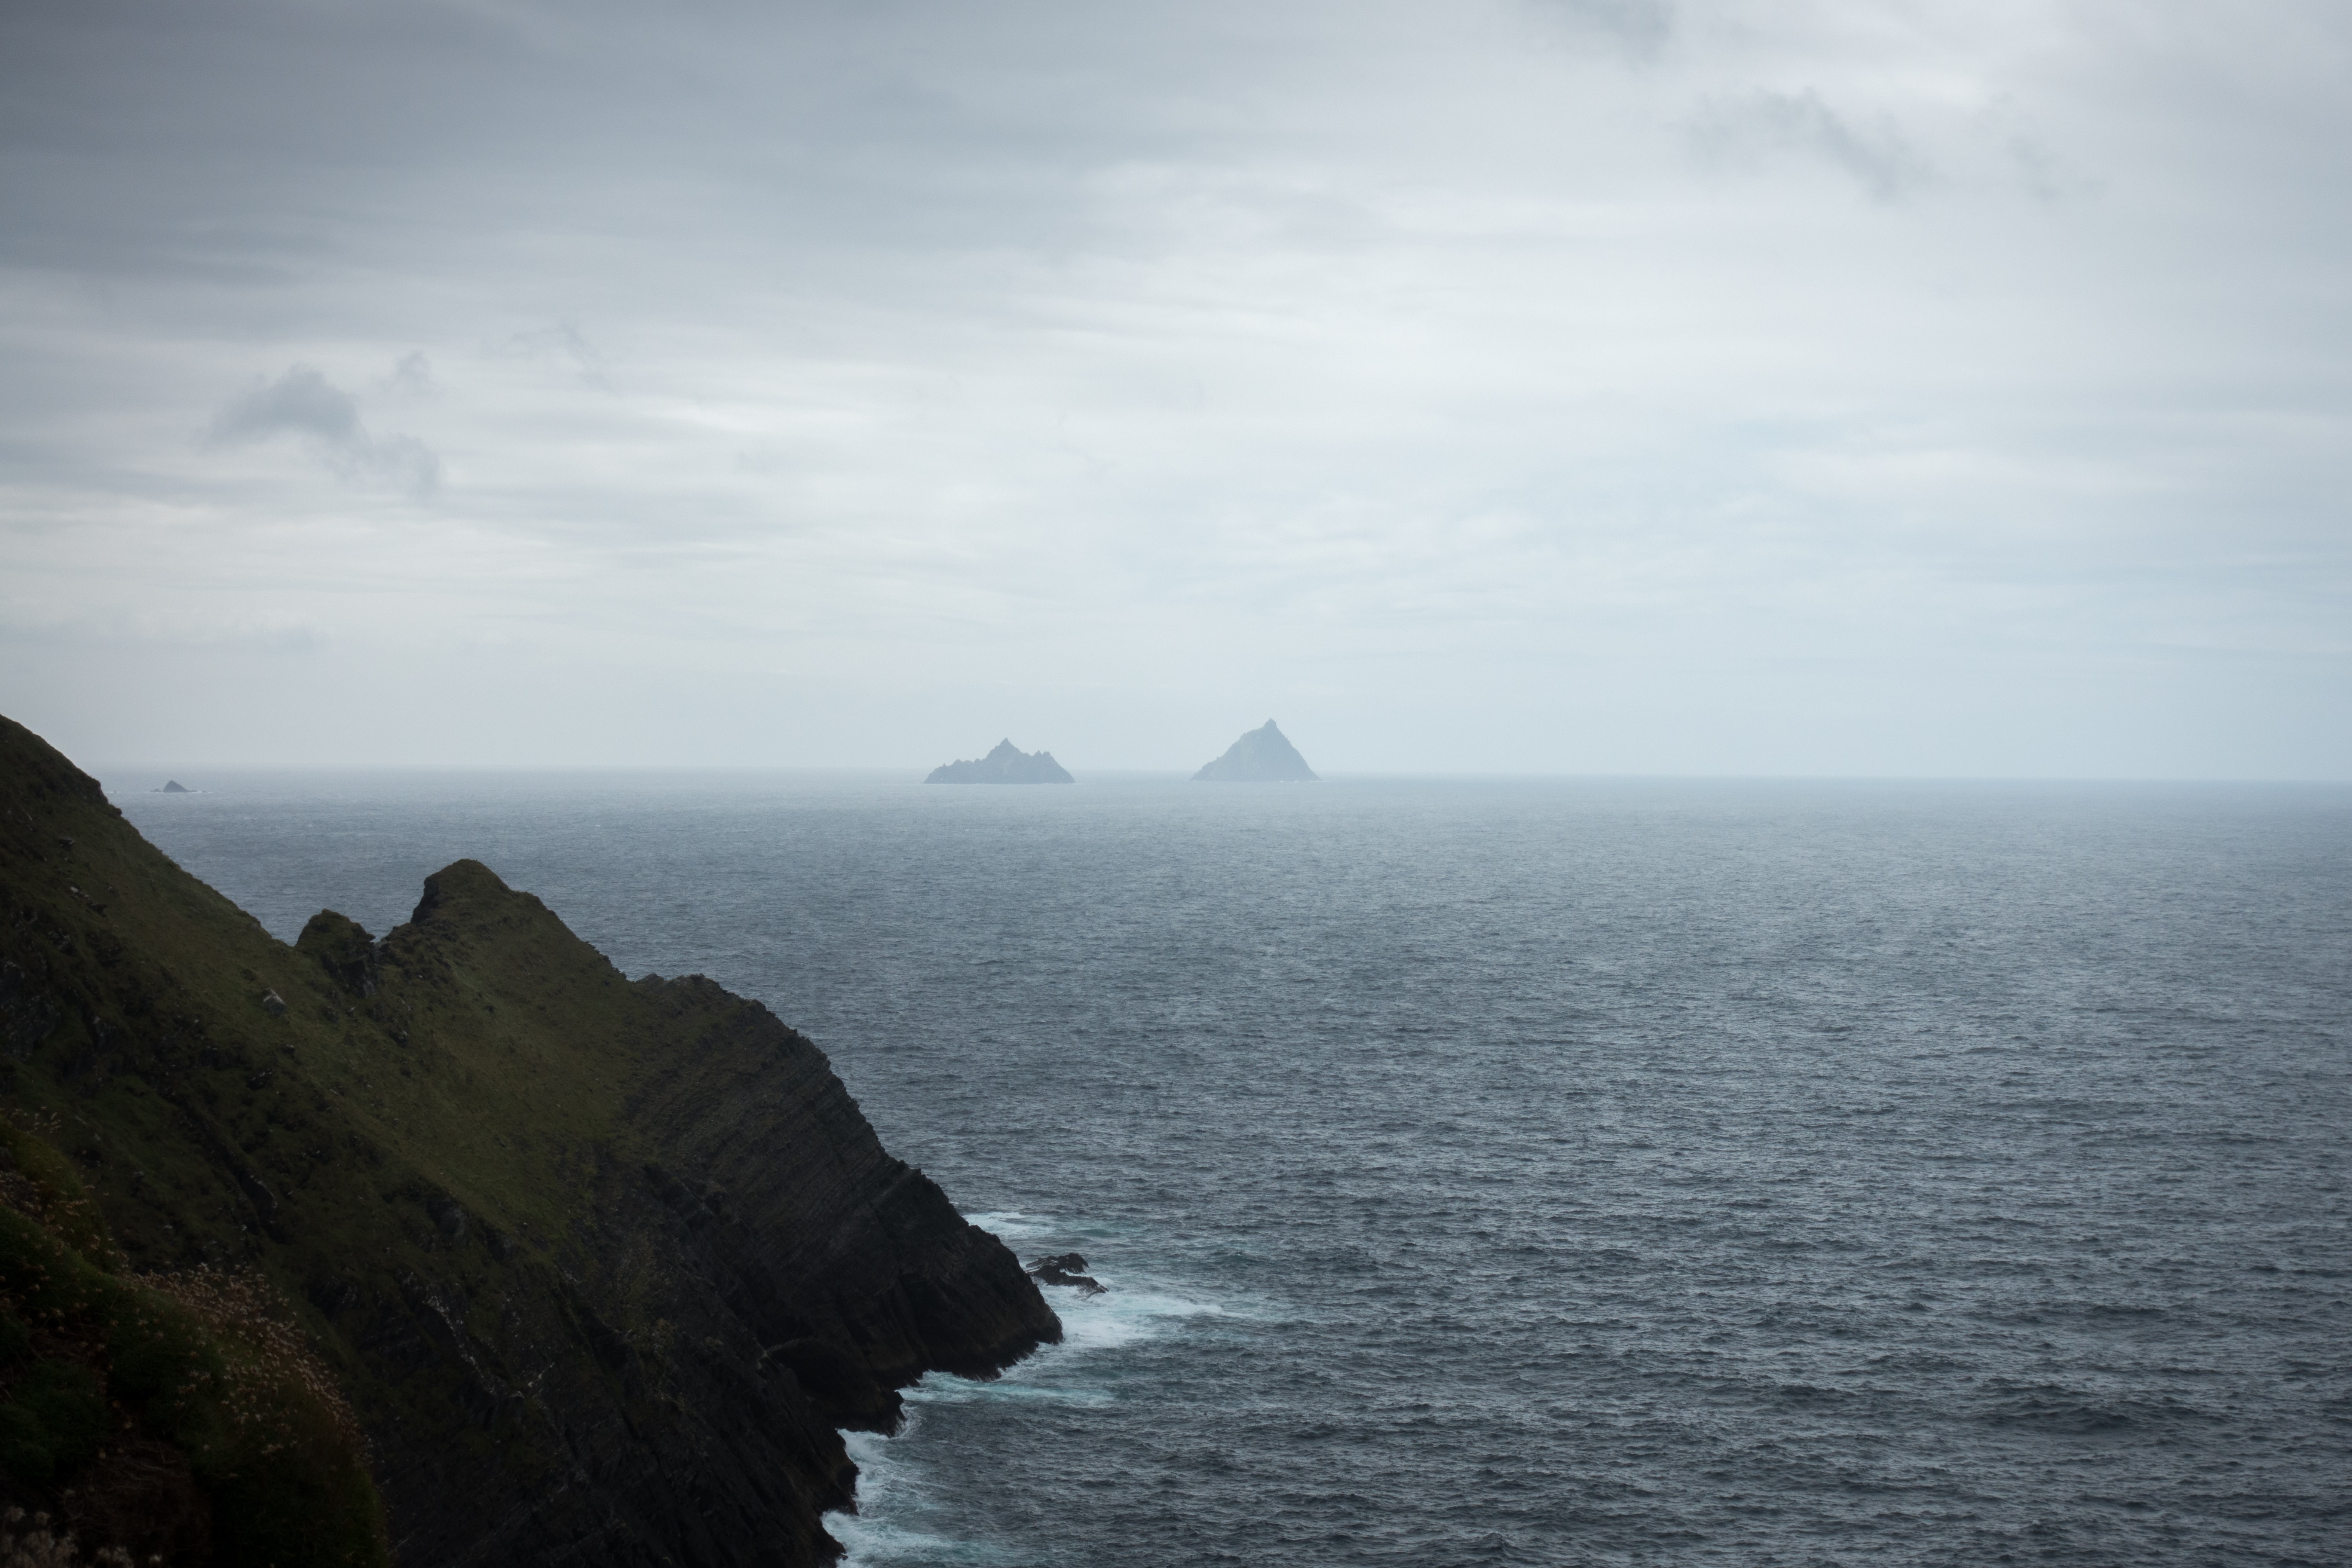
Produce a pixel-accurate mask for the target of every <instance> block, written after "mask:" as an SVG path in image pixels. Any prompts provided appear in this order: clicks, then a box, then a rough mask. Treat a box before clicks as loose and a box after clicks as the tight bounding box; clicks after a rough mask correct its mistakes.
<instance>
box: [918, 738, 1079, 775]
mask: <svg viewBox="0 0 2352 1568" xmlns="http://www.w3.org/2000/svg"><path fill="white" fill-rule="evenodd" d="M923 782H924V783H925V784H1076V782H1077V781H1076V779H1074V778H1072V777H1071V776H1070V774H1069V770H1067V769H1066V768H1065V767H1063V766H1062V764H1061V763H1057V762H1055V760H1054V753H1053V752H1024V751H1022V750H1020V749H1019V748H1018V747H1016V746H1014V745H1013V742H1011V741H999V742H996V749H995V750H994V751H992V752H989V753H988V755H986V756H984V757H981V758H978V759H975V760H967V761H964V762H960V763H945V764H943V765H941V766H940V767H936V768H933V769H932V770H931V772H930V776H929V777H928V778H926V779H925V780H923Z"/></svg>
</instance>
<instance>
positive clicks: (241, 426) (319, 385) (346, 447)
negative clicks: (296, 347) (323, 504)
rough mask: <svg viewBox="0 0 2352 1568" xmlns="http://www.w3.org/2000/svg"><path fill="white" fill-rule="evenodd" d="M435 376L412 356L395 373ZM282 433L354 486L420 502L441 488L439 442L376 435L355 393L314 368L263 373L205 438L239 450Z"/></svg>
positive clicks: (219, 416) (398, 376)
mask: <svg viewBox="0 0 2352 1568" xmlns="http://www.w3.org/2000/svg"><path fill="white" fill-rule="evenodd" d="M429 374H430V372H429V370H427V369H425V367H424V356H423V355H421V354H411V355H410V356H408V358H407V359H404V360H403V361H402V362H401V363H400V365H399V367H398V368H397V369H396V370H395V372H394V376H395V378H396V379H400V380H403V381H407V380H410V379H414V378H415V377H419V376H429ZM275 436H293V437H298V438H299V439H300V440H301V441H303V442H304V443H305V444H306V445H308V446H309V447H310V448H311V449H312V450H313V451H315V452H316V453H317V454H318V455H319V457H320V458H321V459H322V460H323V461H324V462H325V463H326V465H327V466H328V467H329V468H331V469H333V470H334V471H335V473H336V474H338V475H339V476H341V478H342V479H345V480H346V481H348V482H350V483H352V484H361V485H368V486H371V487H381V488H383V489H395V490H399V491H402V492H403V493H404V494H406V495H407V496H408V497H409V498H410V499H411V500H425V498H426V497H428V496H430V495H432V494H433V492H434V491H436V489H439V488H440V485H441V459H440V458H438V457H436V456H435V454H434V452H433V449H432V448H431V447H427V446H426V445H425V443H424V442H422V441H420V440H418V439H417V438H416V437H414V436H389V437H384V438H383V439H382V440H378V439H376V438H375V437H373V436H371V435H369V434H368V429H367V426H365V425H364V424H362V423H361V420H360V410H359V404H358V403H357V402H356V401H355V400H354V399H353V398H352V395H351V394H350V393H348V392H345V391H343V390H342V389H341V387H339V386H337V385H335V384H333V383H332V382H331V381H329V380H328V379H327V378H326V376H325V375H323V374H320V372H319V371H317V370H315V369H313V368H312V367H310V365H306V364H298V365H293V366H290V367H289V368H288V370H287V372H286V374H284V375H281V376H279V377H278V379H277V380H276V381H263V380H262V379H261V378H260V377H258V376H257V377H255V378H254V382H253V384H252V385H251V386H250V387H249V388H247V390H246V391H245V392H243V393H240V394H239V395H237V396H236V397H234V398H231V399H230V400H229V402H228V404H227V405H226V407H224V408H223V409H222V410H221V411H220V413H219V414H217V415H215V416H214V418H213V422H212V425H211V426H210V427H209V428H208V429H207V430H206V431H205V444H206V445H207V446H212V447H238V446H247V445H249V444H251V443H253V442H257V441H266V440H268V439H269V438H270V437H275Z"/></svg>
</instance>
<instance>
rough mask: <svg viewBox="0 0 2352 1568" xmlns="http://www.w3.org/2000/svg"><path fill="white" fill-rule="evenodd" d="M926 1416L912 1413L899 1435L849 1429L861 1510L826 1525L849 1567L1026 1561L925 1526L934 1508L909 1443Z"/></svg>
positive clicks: (831, 1517)
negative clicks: (927, 1528) (911, 1454)
mask: <svg viewBox="0 0 2352 1568" xmlns="http://www.w3.org/2000/svg"><path fill="white" fill-rule="evenodd" d="M920 1425H921V1417H920V1415H918V1414H916V1413H914V1412H909V1413H908V1421H907V1425H906V1426H902V1427H901V1428H899V1432H898V1436H896V1437H883V1436H877V1435H876V1434H874V1433H871V1432H845V1433H843V1434H842V1442H843V1444H844V1445H845V1447H847V1448H848V1449H849V1457H850V1458H852V1459H854V1460H856V1463H857V1511H856V1513H829V1514H827V1515H825V1517H824V1526H825V1529H826V1530H828V1531H831V1532H832V1534H833V1538H834V1539H835V1541H838V1542H841V1545H842V1552H843V1556H842V1561H843V1563H844V1564H845V1568H868V1565H870V1568H882V1565H884V1564H898V1563H911V1564H923V1563H1015V1562H1018V1561H1020V1559H1018V1558H1016V1557H1014V1556H1013V1555H1012V1554H1011V1553H1009V1552H1005V1551H1004V1550H1003V1548H1002V1547H997V1546H992V1545H990V1544H988V1543H987V1542H978V1541H959V1540H957V1539H955V1538H954V1537H953V1536H950V1535H940V1534H936V1533H934V1532H932V1531H928V1530H925V1529H923V1528H921V1526H922V1525H923V1524H924V1523H926V1522H928V1521H927V1517H926V1516H928V1515H929V1513H930V1512H931V1511H932V1510H933V1508H934V1506H935V1505H934V1504H933V1503H932V1501H931V1499H930V1496H929V1491H928V1489H926V1488H925V1487H924V1486H923V1484H922V1481H921V1479H920V1472H919V1467H918V1466H917V1464H916V1463H915V1462H914V1461H913V1460H911V1459H909V1458H906V1454H907V1452H908V1450H907V1447H906V1445H907V1442H908V1439H909V1438H910V1437H912V1436H914V1435H915V1433H916V1432H917V1431H918V1430H919V1428H920Z"/></svg>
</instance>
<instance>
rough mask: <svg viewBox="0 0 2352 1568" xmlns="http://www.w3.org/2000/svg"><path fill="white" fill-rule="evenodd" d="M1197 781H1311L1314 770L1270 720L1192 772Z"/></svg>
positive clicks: (1261, 782) (1279, 782)
mask: <svg viewBox="0 0 2352 1568" xmlns="http://www.w3.org/2000/svg"><path fill="white" fill-rule="evenodd" d="M1192 782H1193V783H1194V784H1312V783H1314V782H1315V770H1314V769H1313V768H1310V767H1308V766H1307V759H1306V758H1305V757H1302V756H1300V755H1299V754H1298V748H1297V747H1296V746H1294V745H1292V744H1291V743H1290V737H1289V736H1287V735H1285V734H1284V733H1283V732H1282V731H1280V730H1279V729H1277V728H1276V727H1275V722H1274V721H1273V720H1271V719H1268V720H1267V721H1265V726H1264V727H1263V728H1261V729H1256V730H1252V731H1250V732H1249V733H1248V734H1246V735H1244V736H1243V737H1242V738H1241V739H1240V740H1238V741H1235V742H1234V743H1233V744H1232V745H1231V746H1228V747H1227V748H1226V749H1225V754H1224V755H1223V756H1222V757H1219V758H1218V759H1217V760H1216V761H1215V762H1213V763H1210V764H1209V765H1208V766H1207V767H1205V768H1202V770H1201V771H1200V772H1199V773H1194V774H1193V775H1192Z"/></svg>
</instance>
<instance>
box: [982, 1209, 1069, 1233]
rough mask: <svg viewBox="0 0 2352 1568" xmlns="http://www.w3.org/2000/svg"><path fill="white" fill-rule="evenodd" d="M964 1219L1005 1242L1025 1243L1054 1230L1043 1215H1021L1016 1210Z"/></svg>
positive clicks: (1049, 1221)
mask: <svg viewBox="0 0 2352 1568" xmlns="http://www.w3.org/2000/svg"><path fill="white" fill-rule="evenodd" d="M963 1217H964V1219H965V1220H966V1221H968V1222H969V1223H971V1224H972V1225H976V1226H980V1228H981V1229H982V1230H985V1231H989V1232H992V1233H993V1234H994V1235H996V1236H998V1237H1003V1238H1004V1239H1006V1240H1015V1239H1017V1240H1023V1241H1026V1240H1027V1239H1029V1238H1030V1237H1035V1236H1045V1235H1047V1234H1049V1233H1051V1232H1052V1231H1053V1229H1054V1222H1053V1221H1052V1220H1050V1219H1047V1218H1046V1217H1045V1215H1031V1214H1023V1213H1022V1212H1021V1211H1020V1210H1018V1209H1004V1210H1001V1211H998V1212H994V1213H990V1214H968V1215H964V1216H963Z"/></svg>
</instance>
